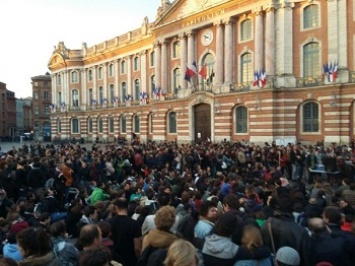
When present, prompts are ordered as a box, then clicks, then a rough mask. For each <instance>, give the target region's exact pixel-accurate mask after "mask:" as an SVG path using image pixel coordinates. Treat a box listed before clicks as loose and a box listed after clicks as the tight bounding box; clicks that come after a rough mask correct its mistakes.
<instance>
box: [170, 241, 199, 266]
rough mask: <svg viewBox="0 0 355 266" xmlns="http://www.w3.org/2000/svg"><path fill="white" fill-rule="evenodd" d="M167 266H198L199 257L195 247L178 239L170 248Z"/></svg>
mask: <svg viewBox="0 0 355 266" xmlns="http://www.w3.org/2000/svg"><path fill="white" fill-rule="evenodd" d="M164 265H165V266H197V265H198V256H197V253H196V249H195V247H194V246H193V245H192V244H191V243H190V242H189V241H186V240H183V239H177V240H175V241H174V242H173V243H172V244H171V245H170V247H169V249H168V253H167V255H166V259H165V261H164Z"/></svg>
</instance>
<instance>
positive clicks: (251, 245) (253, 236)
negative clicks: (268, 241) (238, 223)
mask: <svg viewBox="0 0 355 266" xmlns="http://www.w3.org/2000/svg"><path fill="white" fill-rule="evenodd" d="M242 245H243V246H245V247H246V248H247V249H249V250H250V251H254V250H255V249H256V248H258V247H261V246H262V245H263V238H262V236H261V232H260V229H259V228H258V227H256V226H254V225H250V224H249V225H246V226H244V227H243V235H242Z"/></svg>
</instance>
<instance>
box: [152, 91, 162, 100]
mask: <svg viewBox="0 0 355 266" xmlns="http://www.w3.org/2000/svg"><path fill="white" fill-rule="evenodd" d="M160 91H161V89H160V88H154V89H153V94H154V97H155V99H156V100H157V99H160V93H161V92H160Z"/></svg>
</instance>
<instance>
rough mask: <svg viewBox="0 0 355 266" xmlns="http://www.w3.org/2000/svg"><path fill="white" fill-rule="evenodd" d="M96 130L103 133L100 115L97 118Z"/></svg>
mask: <svg viewBox="0 0 355 266" xmlns="http://www.w3.org/2000/svg"><path fill="white" fill-rule="evenodd" d="M97 130H98V132H99V133H103V132H104V122H103V121H102V117H99V118H98V119H97Z"/></svg>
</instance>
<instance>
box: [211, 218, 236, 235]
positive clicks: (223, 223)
mask: <svg viewBox="0 0 355 266" xmlns="http://www.w3.org/2000/svg"><path fill="white" fill-rule="evenodd" d="M238 224H239V219H238V217H237V215H235V214H234V213H232V212H226V213H224V214H222V215H221V217H219V219H218V221H217V223H216V226H215V230H216V234H218V235H220V236H225V237H230V236H231V235H232V233H233V232H234V231H235V229H236V227H237V226H238Z"/></svg>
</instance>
